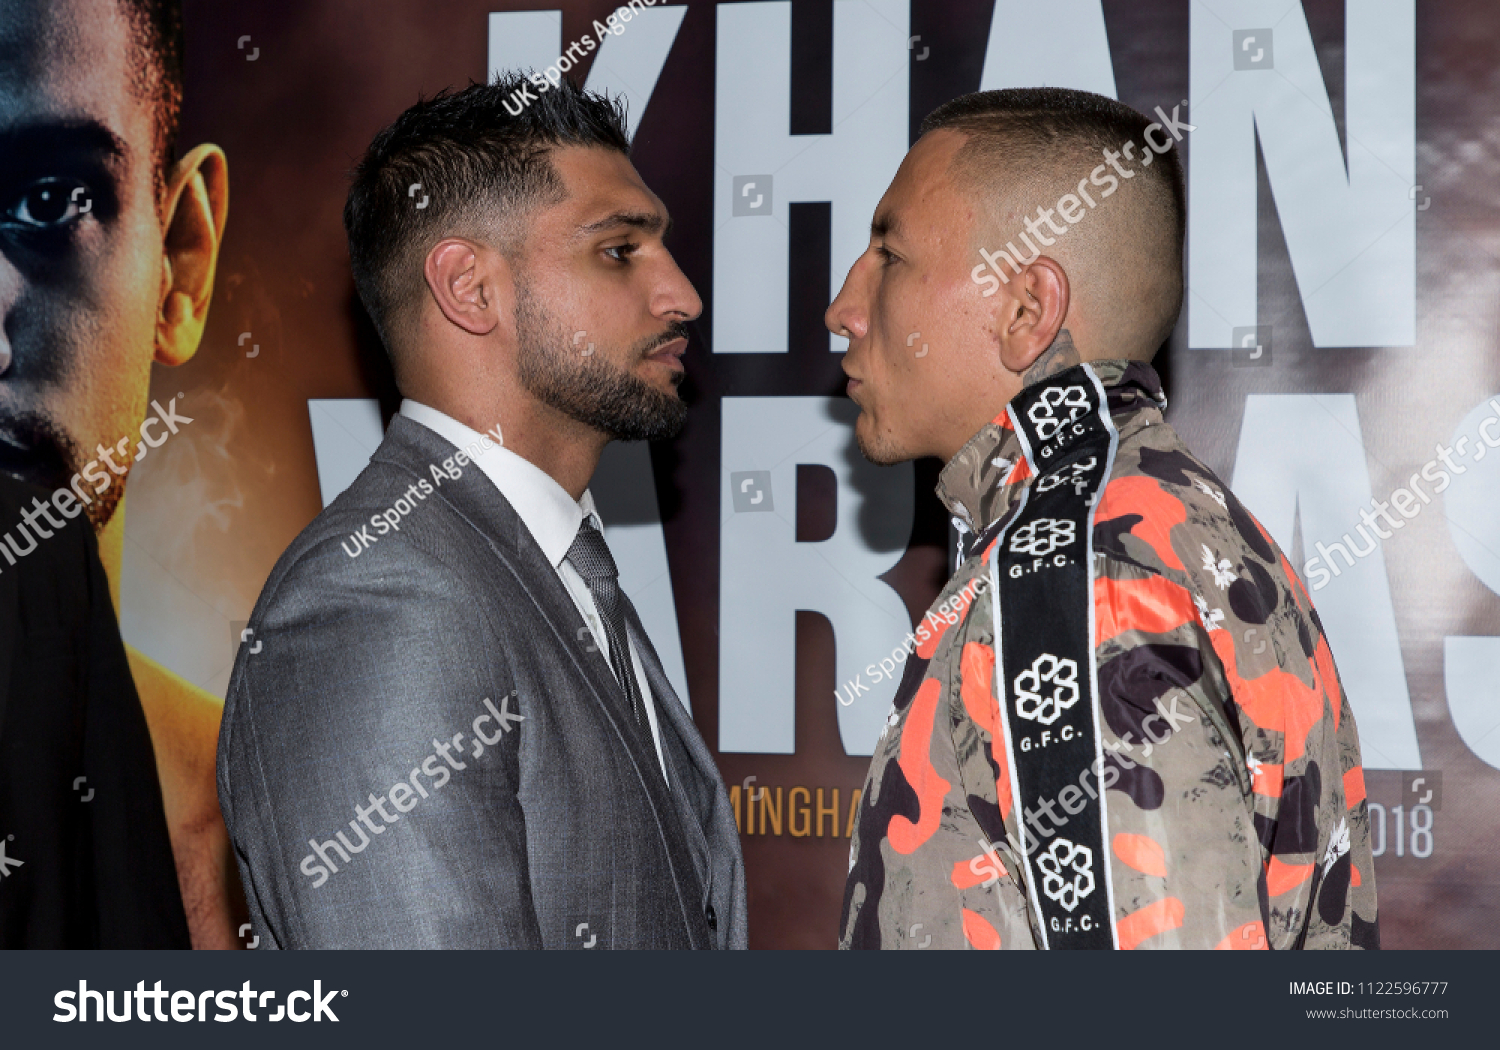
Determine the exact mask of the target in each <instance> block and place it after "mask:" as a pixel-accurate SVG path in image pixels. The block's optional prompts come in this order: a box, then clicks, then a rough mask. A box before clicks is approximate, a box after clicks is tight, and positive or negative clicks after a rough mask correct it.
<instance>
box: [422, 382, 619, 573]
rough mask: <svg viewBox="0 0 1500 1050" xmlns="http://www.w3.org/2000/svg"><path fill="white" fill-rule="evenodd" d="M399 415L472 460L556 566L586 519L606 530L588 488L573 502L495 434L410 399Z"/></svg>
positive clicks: (562, 489)
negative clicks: (425, 429)
mask: <svg viewBox="0 0 1500 1050" xmlns="http://www.w3.org/2000/svg"><path fill="white" fill-rule="evenodd" d="M401 414H402V415H403V416H405V417H406V418H407V419H410V420H411V421H412V422H413V423H420V424H422V425H423V426H424V427H426V428H427V429H428V430H431V431H432V432H433V433H435V434H437V436H438V437H440V438H442V439H443V440H445V441H447V442H448V443H449V444H450V445H452V446H454V447H455V448H457V449H459V450H460V451H462V452H463V453H464V455H466V456H468V457H469V458H470V459H471V460H473V462H474V465H475V466H477V467H478V468H479V469H480V471H481V472H482V473H483V474H484V476H485V477H487V478H489V479H490V482H491V483H492V484H493V485H494V486H495V488H497V489H499V490H500V495H502V496H504V497H505V499H506V502H508V503H509V504H510V505H511V507H512V508H514V510H515V512H516V514H517V516H518V517H520V519H521V521H522V523H523V524H525V526H526V528H527V530H528V531H529V532H530V533H531V536H532V538H533V539H535V540H536V542H537V546H539V547H541V548H542V553H543V554H545V555H546V556H547V560H548V561H549V562H551V563H552V567H553V568H557V567H558V566H559V565H561V564H562V561H563V559H564V558H566V557H567V555H568V548H570V547H572V546H573V539H574V538H575V537H576V536H577V535H578V526H579V525H580V524H581V523H582V522H583V519H584V518H590V519H592V520H593V523H594V527H595V528H597V529H599V530H600V531H601V532H602V531H603V530H604V523H603V522H602V521H600V519H599V514H598V511H597V510H595V508H594V496H593V493H591V492H589V491H588V490H587V489H585V490H584V493H583V498H582V499H580V500H577V501H574V499H573V497H572V496H569V495H568V492H567V490H566V489H564V488H563V487H562V486H561V485H559V484H558V483H557V481H556V480H555V479H554V478H553V477H552V476H551V475H550V474H548V473H547V472H546V471H544V470H542V468H540V467H538V466H537V465H536V464H535V463H532V462H531V461H530V460H527V459H524V458H523V457H521V456H518V455H517V454H516V453H514V452H512V451H511V450H510V449H508V448H506V447H505V446H504V445H502V444H498V443H496V441H495V437H494V434H493V433H490V434H481V433H479V432H478V431H477V430H474V429H472V428H471V427H468V426H466V425H464V424H463V423H460V422H459V421H458V420H456V419H454V418H453V417H452V416H450V415H448V414H447V413H446V412H441V411H439V410H438V409H435V408H432V407H430V406H428V405H424V404H422V403H420V402H418V401H413V400H412V399H411V398H407V399H406V400H404V401H402V402H401ZM496 429H497V430H498V429H499V428H498V427H497V428H496ZM502 436H503V435H502Z"/></svg>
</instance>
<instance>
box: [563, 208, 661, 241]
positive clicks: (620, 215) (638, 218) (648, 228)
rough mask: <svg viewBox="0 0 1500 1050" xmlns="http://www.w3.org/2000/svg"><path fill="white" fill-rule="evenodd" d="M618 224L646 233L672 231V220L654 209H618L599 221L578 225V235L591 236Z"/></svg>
mask: <svg viewBox="0 0 1500 1050" xmlns="http://www.w3.org/2000/svg"><path fill="white" fill-rule="evenodd" d="M616 226H626V227H629V228H631V229H635V230H641V231H643V232H645V233H660V234H661V235H662V236H663V237H665V236H666V235H667V234H669V233H671V232H672V220H671V219H664V218H662V217H661V215H659V214H657V213H656V212H654V211H617V212H615V213H614V214H613V215H610V216H607V217H605V218H603V219H600V220H599V221H598V222H591V223H588V224H587V225H585V226H580V227H578V236H579V237H589V236H592V235H593V234H596V233H600V232H602V231H604V230H609V229H613V228H614V227H616Z"/></svg>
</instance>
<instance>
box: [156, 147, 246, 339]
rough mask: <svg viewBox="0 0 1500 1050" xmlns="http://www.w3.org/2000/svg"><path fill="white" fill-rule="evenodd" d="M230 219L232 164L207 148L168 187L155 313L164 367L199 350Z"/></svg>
mask: <svg viewBox="0 0 1500 1050" xmlns="http://www.w3.org/2000/svg"><path fill="white" fill-rule="evenodd" d="M228 216H229V162H228V161H227V160H225V159H224V151H223V150H221V149H220V148H219V147H218V146H214V145H211V144H208V143H204V144H203V145H201V146H197V147H195V148H194V149H193V150H192V151H191V152H190V153H188V154H187V156H185V157H183V158H182V159H181V160H179V161H178V162H177V163H176V165H174V166H173V168H172V174H171V176H170V178H169V179H168V182H167V199H166V208H165V217H166V221H165V223H164V240H163V249H164V250H163V251H162V260H161V270H162V272H161V285H162V287H161V301H160V303H159V304H158V306H157V311H156V360H157V362H158V363H159V364H164V365H180V364H182V363H183V362H184V361H187V360H188V359H189V358H191V357H192V356H193V354H195V353H197V351H198V344H199V343H200V342H201V341H202V340H203V326H204V324H205V323H206V322H207V321H208V304H209V301H210V300H211V299H212V298H213V294H214V268H215V266H217V265H218V261H219V245H220V244H221V243H222V241H223V238H224V222H225V220H226V219H227V218H228Z"/></svg>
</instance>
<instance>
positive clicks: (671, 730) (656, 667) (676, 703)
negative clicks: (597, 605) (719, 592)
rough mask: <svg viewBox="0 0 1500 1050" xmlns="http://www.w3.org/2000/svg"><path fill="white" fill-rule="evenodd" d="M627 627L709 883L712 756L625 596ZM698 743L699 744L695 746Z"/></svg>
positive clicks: (700, 866) (677, 793)
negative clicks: (707, 779) (707, 780)
mask: <svg viewBox="0 0 1500 1050" xmlns="http://www.w3.org/2000/svg"><path fill="white" fill-rule="evenodd" d="M625 629H626V631H627V632H628V633H629V635H630V640H631V643H632V644H633V645H634V646H635V649H636V653H637V654H638V655H639V656H640V658H641V668H642V669H643V670H644V671H645V672H646V681H647V683H648V684H649V685H650V686H651V698H652V701H653V703H654V704H655V707H656V720H657V727H658V731H659V732H660V734H661V737H662V755H663V756H664V757H665V758H666V759H667V761H668V764H669V766H670V769H671V774H672V785H671V786H672V795H673V800H674V802H676V803H677V805H678V807H679V815H680V816H681V818H682V821H683V825H684V828H685V829H686V831H687V834H688V838H689V840H690V841H691V844H692V847H693V859H694V861H695V863H697V865H698V874H699V877H700V878H702V879H703V880H704V884H705V885H707V882H708V867H709V856H708V852H709V849H708V839H707V837H706V836H705V834H704V826H705V822H706V813H705V812H704V810H705V808H706V807H704V806H702V805H700V804H699V801H700V800H701V799H702V798H703V797H704V793H705V785H704V776H705V770H704V768H703V762H704V761H705V760H706V761H708V762H710V763H711V762H712V759H711V758H709V756H708V751H707V748H705V747H704V746H703V741H702V738H701V737H700V736H699V735H698V729H697V727H696V726H695V725H693V722H692V718H691V716H689V715H688V712H687V709H686V708H685V707H684V706H683V704H682V701H681V700H680V699H678V697H677V691H676V690H675V689H673V688H672V683H671V682H670V681H669V680H668V679H667V675H666V672H665V671H664V670H663V669H662V666H661V659H660V657H658V656H657V655H656V647H655V646H653V645H652V644H651V639H650V637H648V636H647V634H646V629H645V627H644V626H643V625H642V624H641V621H640V617H639V616H638V615H637V614H636V611H635V605H634V604H633V603H632V602H631V601H630V599H629V598H628V597H627V598H626V599H625ZM669 737H670V738H675V740H676V742H677V744H678V745H679V746H678V747H673V746H671V745H670V741H669ZM694 745H697V747H696V748H695V747H694ZM700 752H701V754H700ZM679 756H680V759H679ZM711 775H712V776H713V778H714V782H717V779H718V771H717V769H714V770H713V772H712V774H711ZM710 791H711V788H710Z"/></svg>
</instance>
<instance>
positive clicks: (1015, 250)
mask: <svg viewBox="0 0 1500 1050" xmlns="http://www.w3.org/2000/svg"><path fill="white" fill-rule="evenodd" d="M939 130H946V131H951V132H956V133H958V134H961V135H963V136H965V138H966V141H965V143H964V145H963V146H962V147H961V148H960V149H959V150H958V152H957V153H956V154H955V156H954V159H953V167H952V171H953V175H954V177H955V181H956V182H957V183H958V184H959V185H960V186H961V187H963V188H964V189H965V190H966V191H967V192H971V193H972V194H973V195H974V200H975V203H976V205H978V208H977V212H978V215H979V216H980V217H981V219H980V221H979V222H978V223H977V224H976V228H975V230H974V231H973V238H974V243H973V245H972V248H973V251H974V253H975V261H976V262H984V261H985V260H986V259H988V260H990V262H989V263H988V265H989V269H990V270H991V271H993V272H994V273H995V274H996V275H997V276H999V277H1000V278H1001V279H1002V280H1005V279H1007V278H1009V277H1011V276H1013V274H1012V272H1011V271H1012V269H1013V267H1012V266H1011V265H1009V264H1008V263H1007V261H1005V258H1006V257H1008V258H1009V259H1014V260H1016V262H1017V263H1018V264H1019V265H1021V266H1024V265H1025V264H1026V263H1028V262H1030V261H1032V260H1034V259H1035V258H1036V256H1037V254H1043V255H1046V256H1048V257H1050V258H1052V259H1055V260H1056V261H1057V262H1058V263H1059V264H1060V265H1061V266H1062V267H1063V269H1064V270H1065V271H1066V272H1067V274H1068V281H1069V285H1070V288H1071V294H1072V305H1071V307H1070V314H1072V315H1074V320H1073V321H1072V322H1071V323H1070V324H1069V327H1070V328H1071V329H1072V330H1073V332H1074V334H1075V335H1080V333H1081V332H1088V333H1092V334H1094V336H1095V338H1094V339H1091V340H1082V341H1081V342H1080V345H1079V351H1080V352H1081V354H1082V355H1083V356H1084V357H1085V358H1099V357H1114V358H1121V357H1128V358H1133V359H1137V360H1143V361H1149V360H1150V359H1151V357H1152V356H1153V355H1154V354H1155V353H1156V351H1157V349H1158V348H1159V347H1160V346H1161V345H1162V344H1163V343H1164V342H1165V341H1166V340H1167V338H1168V337H1169V336H1170V335H1171V332H1172V328H1173V326H1174V325H1175V324H1176V322H1177V316H1178V313H1179V312H1180V311H1181V308H1182V294H1183V282H1182V246H1183V236H1184V231H1185V228H1186V206H1185V198H1184V192H1183V181H1182V167H1181V163H1180V162H1179V160H1178V157H1177V151H1176V150H1175V149H1171V148H1165V149H1161V148H1157V149H1153V146H1157V147H1163V146H1169V145H1171V144H1173V138H1172V135H1169V134H1167V133H1166V132H1165V131H1164V130H1163V129H1162V128H1161V127H1160V126H1155V127H1154V128H1153V122H1152V120H1151V119H1150V118H1149V117H1146V116H1143V115H1142V114H1140V113H1138V112H1136V111H1135V110H1133V109H1131V108H1130V107H1129V106H1126V105H1124V104H1123V103H1120V102H1117V101H1115V100H1114V99H1111V98H1106V97H1104V96H1103V95H1095V94H1092V93H1090V92H1087V91H1073V90H1068V89H1065V88H1016V89H1007V90H1003V91H983V92H978V93H975V94H972V95H964V96H961V97H959V98H956V99H953V100H952V101H951V102H947V103H945V104H943V105H942V106H939V107H938V108H937V109H935V110H933V112H932V113H930V114H928V116H927V119H926V120H924V121H923V122H922V127H921V133H922V134H923V135H926V134H928V133H930V132H934V131H939ZM1148 130H1151V131H1152V134H1151V135H1149V136H1148V134H1147V132H1148ZM1127 143H1133V147H1131V148H1130V149H1129V150H1127V149H1126V144H1127ZM1111 157H1113V160H1112V161H1111V159H1110V158H1111ZM1126 173H1128V175H1127V174H1126ZM1060 202H1061V205H1062V206H1061V207H1059V204H1060ZM1044 212H1045V213H1046V214H1045V215H1044ZM1028 219H1029V220H1030V222H1031V225H1030V226H1028V225H1027V220H1028ZM1059 231H1062V232H1059ZM1033 234H1035V236H1033ZM1048 241H1050V242H1051V243H1050V244H1049V243H1047V242H1048ZM981 251H984V252H985V255H984V256H981V254H980V253H981ZM999 252H1005V253H1006V257H1002V256H1000V255H999V254H997V253H999ZM996 260H999V261H998V262H997V261H996ZM977 280H978V279H977V278H976V282H977ZM1084 342H1087V343H1089V344H1091V345H1083V344H1084Z"/></svg>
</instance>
